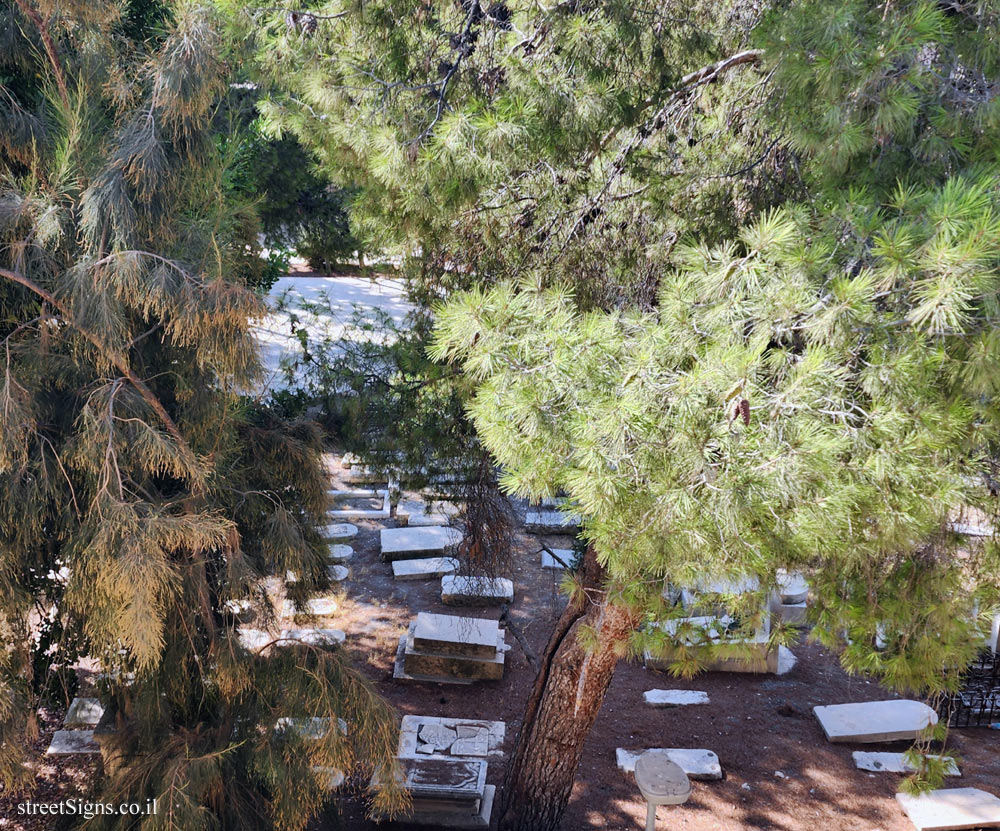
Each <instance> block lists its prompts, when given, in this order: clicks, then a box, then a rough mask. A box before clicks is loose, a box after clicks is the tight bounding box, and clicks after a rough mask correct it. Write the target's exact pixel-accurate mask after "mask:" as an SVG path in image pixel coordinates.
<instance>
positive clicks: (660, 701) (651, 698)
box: [642, 690, 708, 707]
mask: <svg viewBox="0 0 1000 831" xmlns="http://www.w3.org/2000/svg"><path fill="white" fill-rule="evenodd" d="M642 700H643V701H645V702H646V703H647V704H648V705H649V706H650V707H688V706H691V705H692V704H708V693H707V692H702V691H701V690H646V692H644V693H643V694H642Z"/></svg>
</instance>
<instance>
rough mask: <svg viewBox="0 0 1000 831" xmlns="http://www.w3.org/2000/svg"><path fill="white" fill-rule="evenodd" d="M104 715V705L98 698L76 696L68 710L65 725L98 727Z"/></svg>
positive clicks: (64, 720)
mask: <svg viewBox="0 0 1000 831" xmlns="http://www.w3.org/2000/svg"><path fill="white" fill-rule="evenodd" d="M103 715H104V707H103V706H102V705H101V702H100V700H99V699H97V698H74V699H73V700H72V701H71V702H70V705H69V709H68V710H67V711H66V718H64V719H63V727H96V726H97V722H99V721H100V720H101V716H103Z"/></svg>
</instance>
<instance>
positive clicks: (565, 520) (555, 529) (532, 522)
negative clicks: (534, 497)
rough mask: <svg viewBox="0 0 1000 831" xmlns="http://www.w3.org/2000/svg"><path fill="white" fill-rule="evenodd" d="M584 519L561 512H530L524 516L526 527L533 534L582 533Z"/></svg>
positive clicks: (577, 515)
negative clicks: (581, 527)
mask: <svg viewBox="0 0 1000 831" xmlns="http://www.w3.org/2000/svg"><path fill="white" fill-rule="evenodd" d="M582 524H583V519H582V518H581V516H580V515H579V514H564V513H562V512H561V511H528V512H527V513H526V514H525V516H524V527H525V529H526V530H527V531H528V532H529V533H531V534H572V535H574V536H575V535H576V534H578V533H579V532H580V526H581V525H582Z"/></svg>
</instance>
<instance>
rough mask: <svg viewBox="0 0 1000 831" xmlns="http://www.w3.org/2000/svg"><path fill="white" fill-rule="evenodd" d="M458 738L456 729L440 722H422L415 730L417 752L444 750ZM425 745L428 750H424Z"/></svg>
mask: <svg viewBox="0 0 1000 831" xmlns="http://www.w3.org/2000/svg"><path fill="white" fill-rule="evenodd" d="M457 740H458V731H457V730H453V729H452V728H451V727H445V726H444V725H443V724H441V723H440V722H437V723H430V724H424V725H423V726H422V727H421V728H420V729H419V731H418V732H417V752H418V753H420V752H425V753H434V752H435V751H442V752H444V751H446V750H448V749H449V748H450V747H451V746H452V745H453V744H454V743H455V742H456V741H457ZM425 747H427V748H429V750H424V748H425Z"/></svg>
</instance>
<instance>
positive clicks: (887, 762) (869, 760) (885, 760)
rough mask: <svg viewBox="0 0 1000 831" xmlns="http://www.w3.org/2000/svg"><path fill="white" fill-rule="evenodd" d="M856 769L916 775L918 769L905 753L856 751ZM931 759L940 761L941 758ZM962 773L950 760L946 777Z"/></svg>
mask: <svg viewBox="0 0 1000 831" xmlns="http://www.w3.org/2000/svg"><path fill="white" fill-rule="evenodd" d="M851 755H852V756H854V767H856V768H857V769H858V770H870V771H874V772H876V773H915V772H916V770H917V769H916V768H915V767H913V765H911V764H910V763H909V762H907V761H906V754H905V753H871V752H869V751H866V750H855V751H854V753H853V754H851ZM931 758H934V759H940V758H941V757H940V756H932V757H931ZM961 775H962V773H961V771H959V769H958V765H956V764H955V760H954V759H951V760H949V764H948V767H947V769H946V771H945V776H961Z"/></svg>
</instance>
